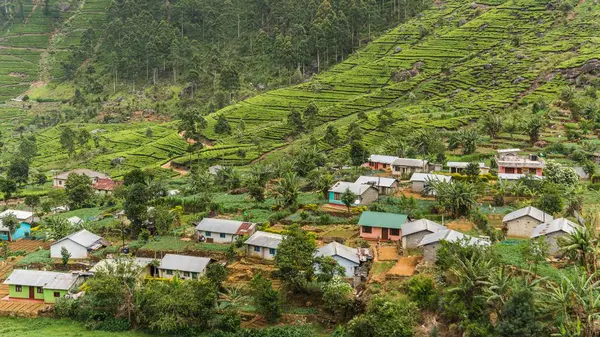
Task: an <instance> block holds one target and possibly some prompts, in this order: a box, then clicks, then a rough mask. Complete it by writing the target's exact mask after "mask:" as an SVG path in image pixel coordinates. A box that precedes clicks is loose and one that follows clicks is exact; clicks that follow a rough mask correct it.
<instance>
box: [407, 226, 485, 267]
mask: <svg viewBox="0 0 600 337" xmlns="http://www.w3.org/2000/svg"><path fill="white" fill-rule="evenodd" d="M442 241H447V242H460V243H461V244H463V245H480V246H489V245H490V242H489V241H488V240H484V239H480V238H475V237H472V236H469V235H465V234H463V233H461V232H458V231H455V230H452V229H444V230H441V231H437V232H435V233H431V234H428V235H425V236H424V237H423V240H421V242H420V243H419V245H418V247H423V260H424V261H425V262H435V261H436V259H437V251H438V250H439V249H440V248H441V247H442V244H441V242H442Z"/></svg>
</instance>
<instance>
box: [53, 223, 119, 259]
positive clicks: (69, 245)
mask: <svg viewBox="0 0 600 337" xmlns="http://www.w3.org/2000/svg"><path fill="white" fill-rule="evenodd" d="M108 245H110V243H109V242H107V241H105V240H104V239H103V238H102V237H100V236H98V235H96V234H94V233H92V232H89V231H87V230H85V229H82V230H80V231H79V232H76V233H73V234H71V235H68V236H65V237H64V238H62V239H60V240H58V241H56V242H54V243H53V244H52V245H51V246H50V257H52V258H53V259H58V258H61V256H62V255H61V250H62V248H63V247H65V248H66V249H67V251H69V253H70V254H71V258H72V259H86V258H87V257H88V253H89V252H91V251H95V250H98V249H100V248H102V247H105V246H108Z"/></svg>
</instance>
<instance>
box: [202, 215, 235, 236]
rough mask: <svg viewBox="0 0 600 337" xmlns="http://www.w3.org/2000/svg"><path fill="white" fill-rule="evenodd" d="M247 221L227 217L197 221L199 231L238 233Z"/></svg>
mask: <svg viewBox="0 0 600 337" xmlns="http://www.w3.org/2000/svg"><path fill="white" fill-rule="evenodd" d="M245 223H247V222H244V221H237V220H227V219H215V218H204V219H202V221H200V222H198V223H196V230H197V231H208V232H215V233H225V234H236V233H237V232H238V231H239V229H240V228H241V227H242V225H243V224H245Z"/></svg>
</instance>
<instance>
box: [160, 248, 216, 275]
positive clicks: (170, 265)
mask: <svg viewBox="0 0 600 337" xmlns="http://www.w3.org/2000/svg"><path fill="white" fill-rule="evenodd" d="M209 263H210V258H207V257H198V256H187V255H177V254H166V255H165V256H164V257H163V258H162V259H161V260H160V265H159V266H158V272H159V276H160V277H162V278H173V277H175V275H178V277H179V278H180V279H188V280H190V279H197V278H199V277H200V276H202V275H203V274H204V272H205V271H206V267H207V266H208V264H209Z"/></svg>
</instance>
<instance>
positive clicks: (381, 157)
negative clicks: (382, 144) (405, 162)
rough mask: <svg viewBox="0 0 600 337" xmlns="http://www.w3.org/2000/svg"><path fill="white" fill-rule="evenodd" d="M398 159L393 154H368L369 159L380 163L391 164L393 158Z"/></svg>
mask: <svg viewBox="0 0 600 337" xmlns="http://www.w3.org/2000/svg"><path fill="white" fill-rule="evenodd" d="M396 159H398V157H395V156H384V155H379V154H372V155H370V156H369V161H370V162H373V163H382V164H389V165H391V164H392V163H393V162H394V160H396Z"/></svg>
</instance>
